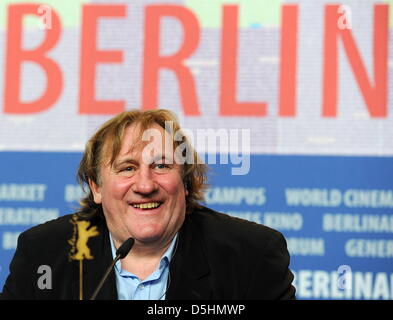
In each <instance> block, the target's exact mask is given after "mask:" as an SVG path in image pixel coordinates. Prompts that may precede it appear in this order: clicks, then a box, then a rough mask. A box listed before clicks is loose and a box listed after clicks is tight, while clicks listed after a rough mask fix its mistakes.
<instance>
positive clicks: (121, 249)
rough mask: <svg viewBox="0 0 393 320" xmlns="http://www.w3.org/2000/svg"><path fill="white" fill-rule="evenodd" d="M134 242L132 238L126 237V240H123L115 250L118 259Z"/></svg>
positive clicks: (124, 255)
mask: <svg viewBox="0 0 393 320" xmlns="http://www.w3.org/2000/svg"><path fill="white" fill-rule="evenodd" d="M134 242H135V239H134V238H128V239H127V240H126V241H124V242H123V244H122V245H121V246H120V247H119V249H117V250H116V256H119V259H123V258H125V257H126V256H127V254H128V253H129V252H130V250H131V248H132V246H133V245H134Z"/></svg>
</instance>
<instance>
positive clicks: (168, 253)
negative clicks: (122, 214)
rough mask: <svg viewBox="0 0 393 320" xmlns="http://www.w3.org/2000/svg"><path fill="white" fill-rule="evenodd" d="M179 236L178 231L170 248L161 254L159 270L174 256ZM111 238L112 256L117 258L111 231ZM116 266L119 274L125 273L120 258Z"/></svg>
mask: <svg viewBox="0 0 393 320" xmlns="http://www.w3.org/2000/svg"><path fill="white" fill-rule="evenodd" d="M177 237H178V233H176V234H175V236H174V237H173V239H172V242H171V244H170V245H169V247H168V249H167V250H166V251H165V252H164V254H163V255H162V256H161V259H160V264H159V265H158V269H159V270H161V269H163V268H165V267H166V266H167V265H169V262H170V261H171V259H172V256H173V254H174V251H175V244H176V240H177ZM109 238H110V243H111V249H112V257H113V259H115V258H116V248H115V245H114V243H113V238H112V234H111V233H110V232H109ZM115 268H116V271H117V272H119V274H122V273H123V270H122V268H121V262H120V260H118V261H117V262H116V264H115Z"/></svg>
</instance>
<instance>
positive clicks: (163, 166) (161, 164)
mask: <svg viewBox="0 0 393 320" xmlns="http://www.w3.org/2000/svg"><path fill="white" fill-rule="evenodd" d="M155 167H156V168H157V169H160V170H163V169H169V165H167V164H165V163H157V164H156V165H155Z"/></svg>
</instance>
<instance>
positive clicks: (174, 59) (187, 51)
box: [142, 5, 200, 116]
mask: <svg viewBox="0 0 393 320" xmlns="http://www.w3.org/2000/svg"><path fill="white" fill-rule="evenodd" d="M164 16H170V17H174V18H176V19H178V20H179V21H180V22H181V24H182V26H183V32H184V37H183V38H184V40H183V44H182V47H181V48H180V49H179V50H178V51H177V52H176V53H175V54H173V55H170V56H160V52H159V48H160V46H159V44H160V20H161V18H162V17H164ZM199 33H200V28H199V24H198V20H197V19H196V17H195V15H194V14H193V13H192V12H191V11H190V10H188V9H187V8H185V7H181V6H176V5H150V6H146V11H145V41H144V55H143V88H142V108H143V109H145V110H149V109H155V108H157V97H158V93H159V91H158V75H159V70H160V68H167V69H170V70H172V71H174V72H175V74H176V76H177V78H178V79H179V87H180V96H181V102H182V105H183V109H184V113H185V114H186V115H189V116H191V115H192V116H195V115H199V114H200V111H199V107H198V101H197V96H196V91H195V83H194V78H193V76H192V74H191V72H190V70H189V69H188V68H187V67H186V66H184V64H183V61H184V60H185V59H186V58H188V57H189V56H190V55H191V54H192V53H193V52H194V51H195V49H196V48H197V47H198V43H199Z"/></svg>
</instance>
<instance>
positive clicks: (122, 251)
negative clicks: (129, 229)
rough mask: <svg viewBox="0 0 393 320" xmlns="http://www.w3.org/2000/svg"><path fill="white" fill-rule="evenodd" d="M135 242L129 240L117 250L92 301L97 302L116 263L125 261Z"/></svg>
mask: <svg viewBox="0 0 393 320" xmlns="http://www.w3.org/2000/svg"><path fill="white" fill-rule="evenodd" d="M134 242H135V239H133V238H128V239H127V240H126V241H124V242H123V244H122V245H121V246H120V247H119V249H117V250H116V258H115V259H114V260H113V261H112V263H111V264H110V266H109V267H108V269H106V272H105V274H104V276H103V277H102V279H101V281H100V283H99V284H98V286H97V288H96V290H95V291H94V293H93V295H92V296H91V298H90V300H95V298H96V297H97V294H98V292H100V290H101V288H102V286H103V285H104V282H105V280H106V278H108V276H109V273H110V272H111V271H112V269H113V267H114V266H115V264H116V262H117V261H118V260H119V259H123V258H125V257H126V256H127V254H128V253H129V252H130V250H131V248H132V246H133V245H134Z"/></svg>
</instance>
